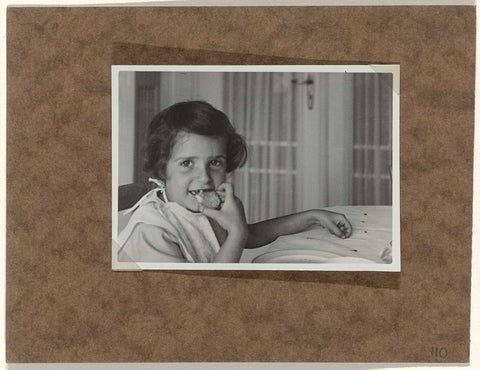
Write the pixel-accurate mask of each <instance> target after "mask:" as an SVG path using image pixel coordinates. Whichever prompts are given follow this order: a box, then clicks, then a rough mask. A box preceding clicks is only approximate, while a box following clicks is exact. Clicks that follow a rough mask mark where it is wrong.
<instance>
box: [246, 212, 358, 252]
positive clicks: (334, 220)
mask: <svg viewBox="0 0 480 370" xmlns="http://www.w3.org/2000/svg"><path fill="white" fill-rule="evenodd" d="M315 224H318V225H321V226H323V227H325V228H327V229H328V230H329V231H330V232H331V233H332V234H334V235H336V236H338V237H339V238H342V239H345V238H348V237H350V235H352V225H351V224H350V222H349V221H348V220H347V218H346V217H345V216H344V215H342V214H340V213H335V212H330V211H325V210H320V209H312V210H309V211H304V212H300V213H295V214H292V215H288V216H282V217H278V218H272V219H270V220H266V221H261V222H258V223H255V224H249V225H248V240H247V244H246V246H245V248H258V247H262V246H264V245H266V244H268V243H271V242H273V241H274V240H275V239H276V238H278V237H279V236H282V235H288V234H294V233H298V232H301V231H303V230H305V229H306V228H308V227H310V226H312V225H315Z"/></svg>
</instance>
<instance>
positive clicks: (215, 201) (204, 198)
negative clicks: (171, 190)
mask: <svg viewBox="0 0 480 370" xmlns="http://www.w3.org/2000/svg"><path fill="white" fill-rule="evenodd" d="M194 196H195V199H196V200H197V202H198V203H200V204H201V205H203V206H204V207H207V208H212V209H220V207H221V205H222V200H221V199H220V196H219V195H218V194H217V192H216V191H215V190H205V191H204V190H199V191H198V192H197V193H196V194H195V195H194Z"/></svg>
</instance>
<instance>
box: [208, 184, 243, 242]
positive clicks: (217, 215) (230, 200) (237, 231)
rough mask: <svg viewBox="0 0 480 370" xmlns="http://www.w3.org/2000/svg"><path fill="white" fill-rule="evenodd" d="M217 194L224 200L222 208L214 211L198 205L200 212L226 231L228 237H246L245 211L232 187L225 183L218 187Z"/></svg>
mask: <svg viewBox="0 0 480 370" xmlns="http://www.w3.org/2000/svg"><path fill="white" fill-rule="evenodd" d="M217 192H218V193H219V194H220V196H221V197H222V198H224V202H223V205H222V208H221V209H220V210H215V209H211V208H207V207H204V206H203V205H202V204H201V203H200V212H202V213H203V214H204V215H206V216H208V217H211V218H213V219H214V220H215V221H217V222H218V223H219V225H220V226H221V227H223V228H224V229H225V230H227V232H228V235H236V236H238V237H242V238H246V237H248V226H247V221H246V219H245V211H244V209H243V205H242V202H241V201H240V199H238V198H237V197H236V196H235V194H234V191H233V185H232V184H230V183H227V182H225V183H223V184H221V185H220V186H219V187H218V189H217Z"/></svg>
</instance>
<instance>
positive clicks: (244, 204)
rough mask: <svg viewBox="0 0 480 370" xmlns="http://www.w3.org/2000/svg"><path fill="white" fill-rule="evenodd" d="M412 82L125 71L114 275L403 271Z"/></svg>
mask: <svg viewBox="0 0 480 370" xmlns="http://www.w3.org/2000/svg"><path fill="white" fill-rule="evenodd" d="M399 81H400V69H399V66H398V65H350V66H333V65H329V66H310V65H309V66H305V65H294V66H266V65H262V66H112V268H113V269H114V270H143V269H188V270H192V269H202V270H206V269H223V270H225V269H231V270H318V271H322V270H325V271H400V208H399V204H400V200H399V177H398V175H399V146H398V143H399Z"/></svg>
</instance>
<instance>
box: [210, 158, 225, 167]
mask: <svg viewBox="0 0 480 370" xmlns="http://www.w3.org/2000/svg"><path fill="white" fill-rule="evenodd" d="M210 164H211V165H212V166H213V167H221V166H222V164H223V163H222V162H221V161H218V160H216V159H214V160H212V161H211V162H210Z"/></svg>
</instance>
